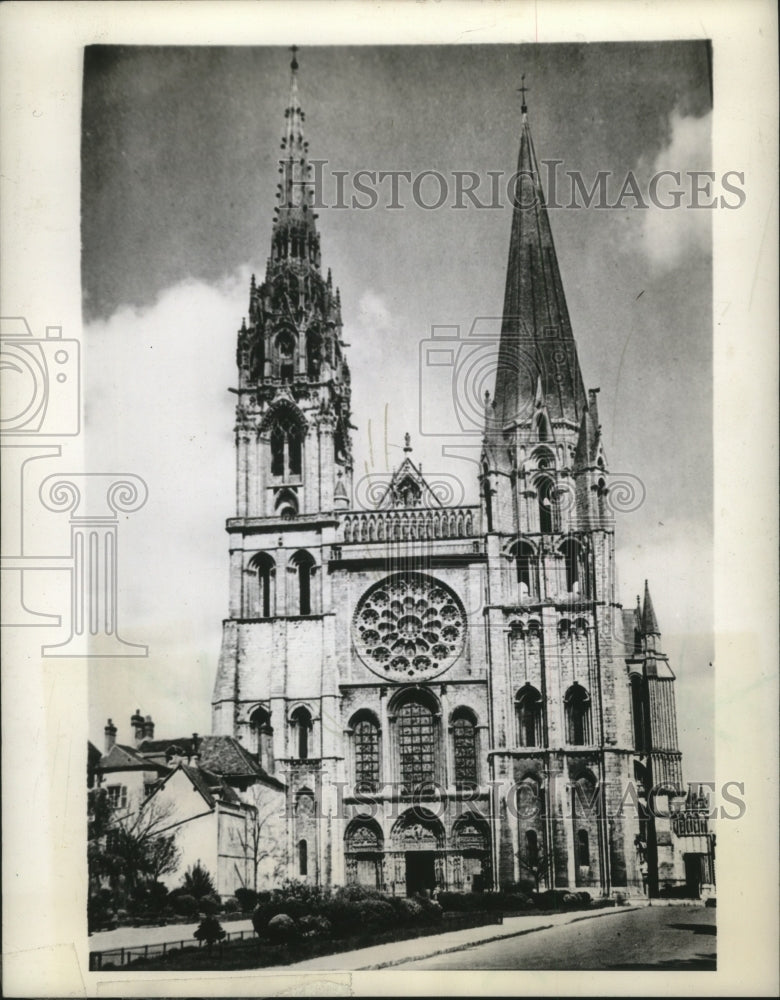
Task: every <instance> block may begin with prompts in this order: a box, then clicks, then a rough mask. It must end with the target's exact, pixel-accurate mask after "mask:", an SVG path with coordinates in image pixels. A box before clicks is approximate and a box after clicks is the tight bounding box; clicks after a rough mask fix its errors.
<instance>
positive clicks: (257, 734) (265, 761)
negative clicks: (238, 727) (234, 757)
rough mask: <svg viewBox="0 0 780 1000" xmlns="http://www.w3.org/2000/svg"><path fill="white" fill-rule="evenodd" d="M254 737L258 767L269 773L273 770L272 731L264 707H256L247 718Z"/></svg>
mask: <svg viewBox="0 0 780 1000" xmlns="http://www.w3.org/2000/svg"><path fill="white" fill-rule="evenodd" d="M249 725H250V728H251V730H252V736H253V739H254V746H255V753H256V754H257V760H258V763H259V764H260V767H262V768H264V769H265V770H266V771H267V772H268V773H269V774H273V771H274V748H273V741H274V731H273V727H272V726H271V716H270V715H269V713H268V711H267V710H266V709H264V708H256V709H255V711H254V712H253V713H252V717H251V718H250V720H249Z"/></svg>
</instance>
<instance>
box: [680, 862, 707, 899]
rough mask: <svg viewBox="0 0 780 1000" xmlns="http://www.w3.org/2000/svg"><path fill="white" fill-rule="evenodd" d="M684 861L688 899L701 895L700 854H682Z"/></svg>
mask: <svg viewBox="0 0 780 1000" xmlns="http://www.w3.org/2000/svg"><path fill="white" fill-rule="evenodd" d="M683 861H684V862H685V889H686V895H687V896H688V898H689V899H699V898H700V897H701V862H702V855H701V854H683Z"/></svg>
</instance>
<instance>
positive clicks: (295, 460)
mask: <svg viewBox="0 0 780 1000" xmlns="http://www.w3.org/2000/svg"><path fill="white" fill-rule="evenodd" d="M270 440H271V475H272V476H274V477H275V478H277V479H285V480H287V479H297V478H299V477H300V475H301V470H302V468H303V428H302V427H301V424H300V421H299V420H296V418H295V416H294V414H293V413H290V412H288V411H286V410H282V412H281V413H279V415H278V416H277V417H276V420H275V421H274V423H273V426H272V428H271V434H270Z"/></svg>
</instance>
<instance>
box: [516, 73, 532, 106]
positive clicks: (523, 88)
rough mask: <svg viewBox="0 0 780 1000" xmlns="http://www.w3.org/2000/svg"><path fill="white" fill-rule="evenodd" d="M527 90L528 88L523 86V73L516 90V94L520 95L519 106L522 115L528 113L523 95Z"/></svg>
mask: <svg viewBox="0 0 780 1000" xmlns="http://www.w3.org/2000/svg"><path fill="white" fill-rule="evenodd" d="M529 89H530V88H529V87H526V85H525V73H523V75H522V76H521V77H520V86H519V87H518V88H517V92H518V94H520V99H521V101H522V104H521V105H520V110H521V111H522V112H523V114H525V113H526V112H527V111H528V105H527V104H526V103H525V95H526V91H527V90H529Z"/></svg>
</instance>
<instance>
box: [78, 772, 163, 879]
mask: <svg viewBox="0 0 780 1000" xmlns="http://www.w3.org/2000/svg"><path fill="white" fill-rule="evenodd" d="M173 813H174V806H173V803H170V802H168V803H165V802H163V801H162V800H161V799H158V798H157V797H156V796H155V795H152V796H151V797H150V798H148V799H146V800H143V799H141V800H140V801H138V802H137V803H136V804H135V805H130V807H129V808H128V809H126V810H123V811H122V812H121V813H120V812H119V811H118V810H117V809H116V808H113V807H112V806H111V804H110V802H109V799H108V796H107V794H106V790H105V789H104V788H98V789H94V790H93V791H92V792H90V795H89V818H88V836H89V844H88V851H87V860H88V865H89V876H90V882H91V883H92V887H93V890H94V891H97V890H98V889H99V887H100V882H101V879H102V878H104V877H108V878H109V880H110V881H111V883H112V884H113V885H114V887H116V885H117V884H118V882H119V880H120V877H121V878H122V879H123V881H124V885H125V888H126V889H127V891H128V892H132V891H133V890H134V889H136V888H138V887H139V886H141V885H145V884H146V883H147V882H156V881H157V880H158V879H159V878H160V876H161V875H165V874H168V873H170V872H173V871H175V870H176V867H177V865H178V863H179V857H180V852H179V849H178V847H177V846H176V831H173V832H169V831H170V827H171V822H172V819H173Z"/></svg>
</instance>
